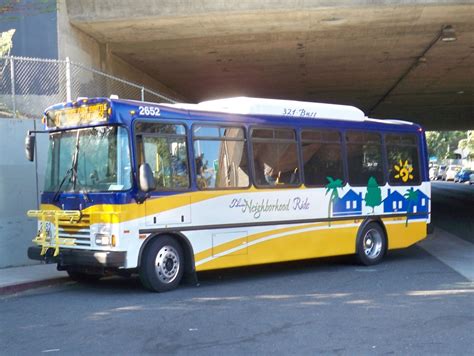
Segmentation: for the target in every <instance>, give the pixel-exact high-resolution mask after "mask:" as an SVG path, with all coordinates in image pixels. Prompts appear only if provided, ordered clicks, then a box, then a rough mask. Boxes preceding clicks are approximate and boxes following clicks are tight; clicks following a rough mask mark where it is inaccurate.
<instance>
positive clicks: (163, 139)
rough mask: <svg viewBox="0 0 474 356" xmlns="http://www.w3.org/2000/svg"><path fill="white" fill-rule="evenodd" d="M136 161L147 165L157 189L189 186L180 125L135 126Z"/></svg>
mask: <svg viewBox="0 0 474 356" xmlns="http://www.w3.org/2000/svg"><path fill="white" fill-rule="evenodd" d="M135 131H136V132H137V133H138V136H137V143H138V151H139V152H138V157H137V158H138V162H139V164H141V163H148V164H149V165H150V167H151V170H152V172H153V176H154V178H155V182H156V187H157V188H156V189H157V190H163V189H183V188H188V187H189V172H188V154H187V147H186V136H185V134H184V133H185V132H186V130H185V127H184V126H183V125H172V124H158V123H137V125H136V126H135Z"/></svg>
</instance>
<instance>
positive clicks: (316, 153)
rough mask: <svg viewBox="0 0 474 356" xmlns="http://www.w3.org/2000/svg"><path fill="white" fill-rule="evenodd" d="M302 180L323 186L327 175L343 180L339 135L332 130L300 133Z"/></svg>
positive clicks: (310, 184) (308, 184) (311, 184)
mask: <svg viewBox="0 0 474 356" xmlns="http://www.w3.org/2000/svg"><path fill="white" fill-rule="evenodd" d="M301 141H302V152H303V162H304V163H303V165H304V167H303V168H304V182H305V184H306V185H307V186H324V185H326V184H327V183H328V179H327V177H331V178H334V179H341V180H344V171H343V163H342V147H341V135H340V133H339V132H338V131H334V130H308V131H303V132H302V133H301Z"/></svg>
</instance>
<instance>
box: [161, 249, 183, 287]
mask: <svg viewBox="0 0 474 356" xmlns="http://www.w3.org/2000/svg"><path fill="white" fill-rule="evenodd" d="M179 265H180V261H179V255H178V252H176V250H175V249H174V248H173V247H171V246H163V247H162V248H161V249H160V251H158V254H157V255H156V259H155V271H156V275H157V276H158V279H159V280H160V281H161V282H163V283H171V282H173V281H174V280H175V279H176V277H177V276H178V272H179V268H180V266H179Z"/></svg>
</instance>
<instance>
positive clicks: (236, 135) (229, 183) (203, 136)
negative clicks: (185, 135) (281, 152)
mask: <svg viewBox="0 0 474 356" xmlns="http://www.w3.org/2000/svg"><path fill="white" fill-rule="evenodd" d="M193 132H194V160H195V167H196V180H197V184H198V187H199V188H200V189H213V188H242V187H248V186H249V183H250V181H249V175H248V166H247V162H248V160H247V145H246V142H245V138H244V130H243V129H242V128H240V127H225V128H224V127H220V128H219V127H214V126H195V127H194V128H193Z"/></svg>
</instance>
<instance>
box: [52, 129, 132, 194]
mask: <svg viewBox="0 0 474 356" xmlns="http://www.w3.org/2000/svg"><path fill="white" fill-rule="evenodd" d="M131 186H132V173H131V162H130V148H129V140H128V133H127V130H126V129H125V128H123V127H118V126H99V127H89V128H84V129H78V130H68V131H61V132H56V133H52V134H51V135H50V137H49V154H48V163H47V167H46V177H45V191H48V192H59V191H63V192H99V191H123V190H128V189H130V188H131Z"/></svg>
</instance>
